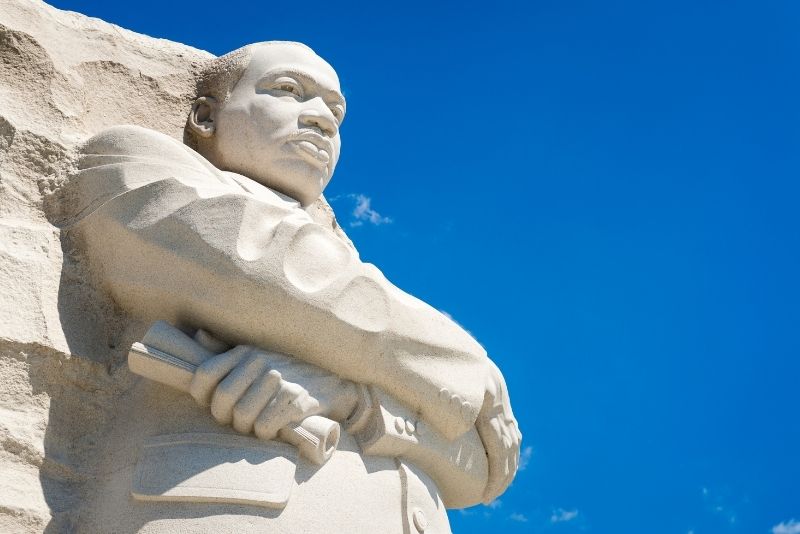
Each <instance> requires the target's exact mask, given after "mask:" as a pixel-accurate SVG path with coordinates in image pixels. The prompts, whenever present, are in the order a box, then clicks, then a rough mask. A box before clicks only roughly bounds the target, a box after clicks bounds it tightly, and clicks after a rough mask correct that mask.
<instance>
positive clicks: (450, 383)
mask: <svg viewBox="0 0 800 534" xmlns="http://www.w3.org/2000/svg"><path fill="white" fill-rule="evenodd" d="M187 111H189V117H188V120H187V123H186V130H185V143H186V144H181V143H179V142H178V141H176V140H174V139H173V138H170V137H168V136H166V135H164V134H161V133H158V132H156V131H153V130H149V129H146V128H142V127H139V126H117V127H112V128H110V129H107V130H105V131H103V132H101V133H99V134H97V135H95V136H94V137H92V138H91V139H89V140H88V141H87V142H86V143H84V144H83V145H82V146H81V147H80V149H79V150H78V153H77V169H76V171H75V173H74V174H73V176H71V178H70V179H69V180H68V182H67V185H66V186H65V193H64V199H65V200H64V202H65V204H66V205H67V206H68V211H69V212H70V213H72V214H73V217H72V220H71V224H70V225H69V232H70V234H71V236H72V238H73V240H74V241H75V243H76V244H78V246H79V247H80V249H81V250H82V251H84V253H85V255H86V257H87V258H88V261H89V265H90V268H91V272H92V274H93V276H94V278H95V283H96V284H97V285H98V286H100V287H102V288H103V289H104V290H105V291H106V292H107V293H108V294H109V295H110V296H111V297H112V298H113V301H114V303H115V305H116V306H118V307H119V308H121V309H122V310H124V311H125V312H126V313H129V314H131V315H132V316H135V317H137V318H139V319H141V320H142V321H144V322H146V323H150V322H155V321H166V322H167V323H171V324H173V325H175V326H177V327H179V328H180V329H181V331H182V332H183V333H180V332H178V333H175V336H177V337H176V338H175V339H177V338H179V337H180V336H184V335H185V336H186V338H187V339H190V338H192V337H193V339H192V340H193V341H195V342H196V343H197V345H198V346H202V347H203V350H204V351H205V352H204V353H203V357H199V358H197V359H196V361H194V364H195V365H196V367H191V368H190V371H189V373H191V374H188V375H186V377H187V378H186V379H185V380H184V382H183V383H184V389H185V391H186V392H188V393H189V394H190V395H186V394H185V393H181V392H179V391H177V390H174V389H170V388H165V387H164V386H163V385H161V384H158V383H156V382H152V381H148V380H142V381H141V385H140V386H137V387H138V389H136V390H135V391H134V392H133V393H131V395H130V398H128V399H127V401H128V402H130V403H131V406H132V407H133V406H135V408H131V416H130V418H129V419H128V420H122V419H125V418H124V417H123V418H121V420H120V421H119V430H118V431H117V433H116V435H115V436H111V438H110V439H111V440H112V442H113V443H115V445H114V449H115V450H116V451H118V452H116V453H115V454H116V456H114V457H113V458H111V459H110V460H109V470H108V473H109V474H108V476H106V477H105V478H103V479H102V480H100V481H99V482H98V485H97V491H96V493H95V495H94V496H93V499H95V500H96V503H97V505H96V506H95V507H94V508H95V510H98V511H97V512H96V513H95V514H94V516H93V519H92V520H91V522H90V524H91V525H92V526H93V528H100V527H99V525H103V524H108V522H109V521H112V522H115V524H116V525H117V527H115V528H116V530H115V531H119V532H127V531H132V530H140V531H147V532H171V531H174V530H175V529H176V528H178V529H179V530H184V531H198V530H202V531H214V532H217V531H219V532H225V531H230V532H243V531H247V530H251V529H252V530H253V531H256V530H258V531H263V532H365V533H366V532H370V533H372V532H382V533H392V532H398V533H400V532H414V531H417V532H429V533H437V532H449V525H448V522H447V516H446V514H445V511H444V509H445V507H464V506H470V505H474V504H477V503H479V502H490V501H491V500H493V499H494V498H496V497H497V496H498V495H499V494H500V493H502V492H503V491H504V490H505V488H506V487H507V486H508V484H509V483H510V482H511V480H512V478H513V476H514V474H515V472H516V469H517V465H518V461H519V445H520V440H521V437H522V436H521V433H520V432H519V429H518V427H517V424H516V421H515V419H514V416H513V413H512V411H511V406H510V403H509V397H508V392H507V391H506V386H505V382H504V380H503V377H502V375H501V374H500V372H499V370H498V369H497V367H496V366H495V365H494V364H493V363H492V362H491V360H489V359H488V358H487V356H486V353H485V351H484V350H483V348H482V347H481V346H480V345H479V344H478V343H477V342H476V341H475V340H474V339H472V338H471V336H470V335H469V334H467V333H466V332H465V331H464V330H463V329H462V328H460V327H459V326H458V325H457V324H455V323H454V322H453V321H451V320H450V319H448V318H447V317H445V316H444V315H443V314H441V313H439V312H438V311H436V310H435V309H433V308H432V307H430V306H428V305H427V304H425V303H423V302H421V301H419V300H418V299H416V298H414V297H412V296H410V295H408V294H406V293H404V292H403V291H401V290H400V289H398V288H396V287H395V286H394V285H392V284H391V283H390V282H389V281H388V280H387V279H386V278H385V277H384V276H383V275H382V273H381V272H380V271H379V270H378V269H377V268H375V267H374V266H373V265H371V264H368V263H364V262H362V261H360V259H359V257H358V254H357V253H356V251H355V250H354V249H353V247H352V245H351V243H350V242H349V240H347V238H346V237H345V236H344V234H343V233H342V232H341V231H340V230H339V229H338V228H334V227H331V226H330V225H326V224H324V221H321V220H320V218H319V216H318V215H317V214H316V213H315V211H314V210H313V209H311V208H312V206H313V205H314V203H315V202H316V201H317V200H318V199H319V198H320V196H321V194H322V192H323V190H324V189H325V186H326V185H327V184H328V182H329V181H330V179H331V177H332V175H333V172H334V169H335V167H336V162H337V160H338V158H339V150H340V137H339V126H340V124H341V122H342V121H343V120H344V118H345V112H346V104H345V99H344V97H343V96H342V94H341V90H340V88H339V81H338V78H337V75H336V72H335V71H334V70H333V68H331V66H330V65H328V64H327V63H326V62H325V61H324V60H322V59H321V58H320V57H319V56H317V55H316V54H315V53H314V52H313V51H312V50H311V49H309V48H308V47H306V46H305V45H302V44H299V43H292V42H266V43H258V44H254V45H250V46H247V47H244V48H242V49H239V50H236V51H234V52H231V53H230V54H227V55H225V56H222V57H219V58H215V59H211V60H209V61H208V62H207V63H206V65H205V66H204V68H203V70H202V72H201V74H200V76H199V82H198V93H197V98H196V99H195V100H194V103H193V104H192V106H191V110H187ZM160 324H162V329H163V328H167V327H166V326H163V323H160ZM148 335H150V334H148ZM167 337H169V335H167ZM169 343H170V342H167V344H169ZM161 349H163V351H164V352H165V353H166V352H168V351H167V350H166V349H167V347H165V346H164V347H161ZM187 358H190V357H189V356H187ZM194 369H196V371H193V370H194ZM192 371H193V372H192ZM158 373H159V372H155V374H154V375H153V377H156V375H158ZM156 378H157V377H156ZM162 381H163V382H167V383H169V381H168V380H167V379H164V380H162ZM311 416H324V417H326V418H329V419H331V420H333V421H336V422H338V423H341V424H342V431H341V437H340V438H339V445H338V450H337V452H335V453H334V454H333V456H332V457H331V458H330V460H329V461H327V462H326V463H324V465H321V466H320V465H315V464H314V463H313V462H310V461H308V460H307V459H306V458H304V457H302V456H298V455H297V452H296V450H295V449H294V448H293V447H291V446H289V445H286V444H284V443H281V442H280V441H279V440H278V439H277V438H278V437H280V436H281V431H282V430H283V429H286V428H287V427H290V426H291V425H295V427H296V426H297V425H298V424H300V423H302V422H303V421H304V420H307V418H309V417H311ZM125 458H130V459H128V460H126V459H125ZM119 466H123V467H122V468H119ZM111 467H113V469H112V468H111ZM131 493H133V496H134V499H131V497H130V496H131ZM176 522H179V523H176ZM176 525H179V526H178V527H176ZM112 530H113V529H112Z"/></svg>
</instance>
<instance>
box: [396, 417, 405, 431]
mask: <svg viewBox="0 0 800 534" xmlns="http://www.w3.org/2000/svg"><path fill="white" fill-rule="evenodd" d="M405 427H406V422H405V419H403V418H402V417H396V418H395V420H394V429H395V430H397V431H398V432H399V433H400V434H402V433H403V430H404V429H405Z"/></svg>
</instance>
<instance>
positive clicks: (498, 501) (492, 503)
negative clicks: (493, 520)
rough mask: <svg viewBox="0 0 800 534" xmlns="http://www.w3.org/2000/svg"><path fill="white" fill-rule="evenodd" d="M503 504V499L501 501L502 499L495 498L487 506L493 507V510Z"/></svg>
mask: <svg viewBox="0 0 800 534" xmlns="http://www.w3.org/2000/svg"><path fill="white" fill-rule="evenodd" d="M501 506H503V501H501V500H500V499H495V500H493V501H492V502H490V503H489V504H487V505H486V507H487V508H491V509H492V510H497V509H498V508H500V507H501Z"/></svg>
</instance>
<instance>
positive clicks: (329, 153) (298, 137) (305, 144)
mask: <svg viewBox="0 0 800 534" xmlns="http://www.w3.org/2000/svg"><path fill="white" fill-rule="evenodd" d="M290 140H291V141H292V143H293V144H294V145H295V146H297V147H298V148H299V149H300V151H301V152H302V153H303V154H308V155H309V156H312V157H313V159H315V160H317V161H319V162H320V163H323V164H325V165H327V164H328V163H330V161H331V158H332V157H333V143H332V142H331V141H330V139H328V138H327V137H325V136H323V135H320V134H318V133H317V132H314V131H300V132H298V133H296V134H295V135H293V136H292V138H291V139H290Z"/></svg>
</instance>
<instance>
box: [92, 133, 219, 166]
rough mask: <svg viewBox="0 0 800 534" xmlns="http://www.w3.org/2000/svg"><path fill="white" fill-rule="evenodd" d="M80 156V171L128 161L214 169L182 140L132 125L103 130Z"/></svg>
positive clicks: (93, 137)
mask: <svg viewBox="0 0 800 534" xmlns="http://www.w3.org/2000/svg"><path fill="white" fill-rule="evenodd" d="M78 152H79V167H80V168H88V167H93V166H97V165H105V164H109V163H116V162H125V161H143V162H147V161H150V162H154V163H157V162H165V163H166V162H169V163H171V164H182V165H189V166H192V167H194V166H198V165H199V166H202V167H205V168H208V167H210V168H211V169H213V166H211V165H210V164H209V163H208V162H207V161H206V160H205V159H204V158H203V157H202V156H200V155H199V154H197V153H196V152H195V151H194V150H192V149H191V148H189V147H188V146H186V145H184V144H183V143H181V142H179V141H178V140H176V139H173V138H172V137H170V136H168V135H165V134H163V133H161V132H157V131H155V130H151V129H149V128H143V127H141V126H135V125H132V124H124V125H119V126H113V127H111V128H108V129H106V130H103V131H102V132H100V133H98V134H96V135H94V136H92V137H91V138H89V139H88V140H87V141H86V142H84V143H83V144H82V145H81V146H80V148H79V149H78Z"/></svg>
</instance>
